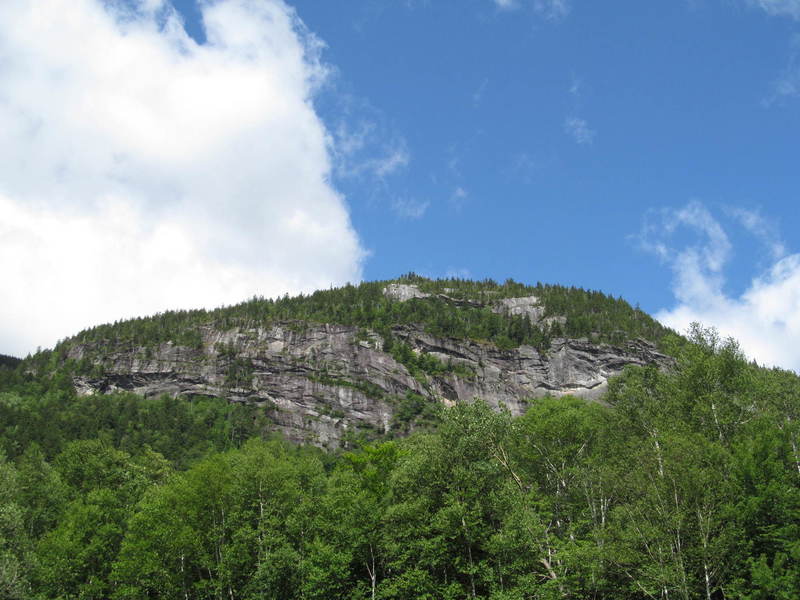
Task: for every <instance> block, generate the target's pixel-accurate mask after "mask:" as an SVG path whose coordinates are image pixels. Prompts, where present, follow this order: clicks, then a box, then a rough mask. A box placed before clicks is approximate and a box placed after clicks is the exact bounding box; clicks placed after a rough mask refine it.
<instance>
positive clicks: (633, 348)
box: [68, 291, 671, 447]
mask: <svg viewBox="0 0 800 600" xmlns="http://www.w3.org/2000/svg"><path fill="white" fill-rule="evenodd" d="M406 292H407V291H402V292H401V293H403V294H405V293H406ZM523 300H524V299H523ZM518 307H521V308H520V309H522V308H524V309H525V310H528V309H529V308H530V309H533V308H535V307H536V306H535V304H531V303H530V302H529V303H528V304H526V303H520V304H514V305H511V306H510V308H509V309H510V310H515V309H517V308H518ZM200 333H201V337H202V343H201V344H197V345H195V346H194V347H185V346H179V345H175V344H173V343H170V342H168V343H164V344H161V345H160V346H158V347H156V348H149V349H146V348H136V347H131V346H130V345H126V346H121V345H119V346H116V347H114V346H113V345H112V346H111V347H109V345H108V344H104V345H103V347H102V352H98V350H99V348H95V347H93V346H91V345H76V346H73V347H72V348H71V350H70V352H69V356H68V357H69V358H72V359H75V360H80V359H82V358H84V357H87V358H90V360H92V361H93V362H94V363H95V364H98V365H101V366H102V372H103V373H104V374H103V375H102V376H97V377H88V376H81V377H75V379H74V384H75V387H76V389H77V390H78V392H79V393H81V394H92V393H106V392H111V391H115V390H127V391H132V392H135V393H137V394H141V395H144V396H153V395H159V394H169V395H172V396H182V397H187V398H191V397H196V396H214V397H220V398H225V399H227V400H229V401H231V402H247V403H252V404H255V405H258V406H261V407H263V409H264V411H265V412H266V413H267V415H268V416H269V418H270V419H271V420H272V421H273V422H274V424H275V428H276V430H278V431H280V432H282V433H283V434H284V436H286V437H287V438H288V439H291V440H294V441H300V442H311V443H314V444H317V445H320V446H324V447H337V446H339V445H341V444H342V441H343V438H344V437H345V436H346V434H347V432H348V431H350V432H358V431H366V432H372V433H376V434H383V433H387V432H389V431H391V430H392V429H393V428H395V427H397V426H398V422H397V414H398V409H399V407H400V406H401V405H402V403H403V399H404V398H406V397H407V396H408V394H409V393H413V394H418V395H419V396H422V397H424V398H425V399H426V401H428V402H438V403H444V404H451V403H454V402H457V401H471V400H473V399H475V398H482V399H484V400H485V401H487V402H488V403H489V404H491V405H492V406H495V407H499V406H501V405H505V406H507V407H508V408H509V409H510V410H511V412H512V413H514V414H520V413H522V412H524V410H525V409H526V407H527V401H528V400H529V399H532V398H535V397H540V396H543V395H546V394H550V395H564V394H573V395H576V396H582V397H585V398H590V399H596V398H598V397H599V396H600V395H601V394H602V393H603V391H604V390H605V389H606V387H607V384H608V378H609V377H612V376H614V375H617V374H619V373H620V372H621V371H622V369H623V368H624V367H625V366H626V365H648V364H656V365H659V366H663V365H667V364H669V363H670V361H671V359H670V358H669V357H667V356H665V355H663V354H659V353H658V352H657V351H656V350H655V348H654V346H652V345H651V344H649V343H648V342H646V341H643V340H635V341H631V342H628V343H627V344H626V345H624V346H621V347H616V346H609V345H603V344H592V343H589V342H588V341H587V340H580V339H556V340H553V342H552V343H551V346H550V348H549V349H548V350H547V351H546V352H539V351H537V350H536V349H535V348H533V347H531V346H521V347H519V348H516V349H514V350H508V351H506V350H500V349H498V348H497V347H496V346H494V345H492V344H489V343H485V342H476V341H469V340H461V339H452V338H438V337H434V336H431V335H429V334H427V333H425V332H424V331H422V330H421V329H419V328H416V327H408V326H406V327H397V328H395V329H394V330H393V335H394V337H395V338H396V339H399V340H402V341H403V342H405V343H406V344H407V345H408V346H409V347H410V348H411V349H412V350H413V351H414V352H415V353H428V354H430V355H432V356H433V357H435V358H437V359H438V360H439V361H440V362H441V363H443V364H444V365H447V366H448V369H447V372H446V373H444V374H439V375H436V376H432V375H429V374H424V373H421V372H417V373H416V374H414V375H412V373H411V372H409V369H407V368H406V366H405V365H403V364H401V363H400V362H398V361H397V360H395V358H394V357H393V356H392V354H391V353H389V352H385V351H384V348H383V346H384V341H383V338H382V337H381V336H379V335H378V334H376V333H374V332H370V331H365V330H364V329H359V328H357V327H347V326H341V325H325V324H309V323H303V322H285V323H276V324H274V325H273V326H271V327H267V328H254V329H234V330H230V331H220V330H218V329H215V328H212V327H206V328H203V329H202V330H201V331H200ZM98 356H99V357H101V358H92V357H98ZM405 425H406V426H408V425H409V423H406V424H405ZM410 426H411V427H412V428H413V423H411V424H410Z"/></svg>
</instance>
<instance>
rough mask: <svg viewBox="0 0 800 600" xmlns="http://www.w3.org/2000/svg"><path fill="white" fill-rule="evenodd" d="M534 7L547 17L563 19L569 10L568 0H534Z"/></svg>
mask: <svg viewBox="0 0 800 600" xmlns="http://www.w3.org/2000/svg"><path fill="white" fill-rule="evenodd" d="M533 6H534V9H535V10H536V11H537V12H538V13H540V14H542V15H544V16H545V17H546V18H548V19H554V20H558V19H563V18H564V17H566V16H567V15H568V14H569V13H570V10H571V7H570V3H569V1H568V0H535V1H534V3H533Z"/></svg>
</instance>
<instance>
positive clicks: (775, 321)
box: [641, 202, 800, 372]
mask: <svg viewBox="0 0 800 600" xmlns="http://www.w3.org/2000/svg"><path fill="white" fill-rule="evenodd" d="M732 216H734V217H735V218H736V219H737V220H738V221H739V222H740V224H741V225H742V226H743V227H744V228H745V229H746V230H747V231H749V232H750V233H752V234H754V235H755V236H756V237H757V238H758V239H760V240H761V242H762V243H764V244H765V246H766V249H767V250H768V251H769V253H770V254H771V256H772V257H773V263H772V264H771V265H770V266H769V268H767V269H766V270H765V272H763V273H761V274H759V275H758V276H756V277H754V278H753V279H752V281H751V283H750V285H749V286H748V288H747V289H746V290H745V291H744V293H742V294H741V295H739V296H738V297H731V296H730V295H729V294H726V292H725V291H724V285H725V269H726V266H727V265H728V264H729V261H730V258H731V254H732V248H733V247H732V244H731V242H730V238H729V237H728V235H727V233H726V231H725V229H724V228H723V227H722V225H721V224H720V223H719V221H718V220H717V219H715V218H714V217H713V216H712V214H711V213H710V212H709V211H708V210H707V209H706V208H705V207H704V206H703V205H701V204H699V203H697V202H693V203H690V204H689V205H687V206H686V207H684V208H683V209H681V210H678V211H665V212H662V213H660V215H659V217H658V218H657V219H656V220H655V222H651V223H648V224H647V225H646V226H645V228H644V231H643V234H642V237H641V240H642V242H643V245H644V247H645V248H646V249H648V250H650V251H652V252H654V253H655V254H657V255H658V256H659V257H660V258H661V259H662V260H663V261H664V262H665V263H666V264H668V265H669V266H670V267H671V268H672V270H673V272H674V275H675V279H674V293H675V297H676V299H677V304H676V306H675V307H673V308H672V309H669V310H663V311H661V312H659V313H658V314H656V318H657V319H659V320H660V321H661V322H662V323H664V324H665V325H667V326H669V327H672V328H673V329H676V330H678V331H685V330H686V329H687V328H688V327H689V325H690V324H691V323H692V322H694V321H696V322H700V323H702V324H703V325H705V326H713V327H716V328H717V329H718V330H719V332H720V333H721V334H722V335H723V336H726V337H727V336H732V337H734V338H736V339H737V340H738V341H739V343H740V344H741V347H742V349H743V350H744V351H745V353H746V354H747V355H748V356H749V357H751V358H754V359H755V360H757V361H758V362H759V363H762V364H766V365H770V366H781V367H784V368H789V369H793V370H795V371H798V372H800V346H798V344H797V340H798V339H799V338H800V254H791V255H786V254H785V253H784V250H783V248H784V246H783V243H782V242H781V241H780V239H779V238H778V237H777V235H776V233H775V231H774V227H771V226H770V225H769V223H767V222H766V221H765V220H764V219H763V218H762V217H761V216H760V215H758V213H753V212H748V211H741V210H739V211H732ZM679 229H684V230H688V231H689V232H691V233H694V234H695V235H696V236H697V238H698V240H699V241H698V242H697V243H696V244H695V245H690V246H686V247H683V248H673V247H672V246H671V245H670V239H671V238H672V235H673V234H675V233H676V232H677V231H678V230H679Z"/></svg>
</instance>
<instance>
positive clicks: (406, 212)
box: [392, 198, 430, 219]
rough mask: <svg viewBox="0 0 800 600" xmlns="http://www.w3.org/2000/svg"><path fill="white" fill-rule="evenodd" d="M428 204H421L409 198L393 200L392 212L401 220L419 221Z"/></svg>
mask: <svg viewBox="0 0 800 600" xmlns="http://www.w3.org/2000/svg"><path fill="white" fill-rule="evenodd" d="M428 206H430V202H422V201H420V200H413V199H410V198H395V199H394V201H393V202H392V210H393V211H394V213H395V214H396V215H397V216H398V217H401V218H403V219H421V218H422V217H423V216H424V215H425V213H426V212H427V210H428Z"/></svg>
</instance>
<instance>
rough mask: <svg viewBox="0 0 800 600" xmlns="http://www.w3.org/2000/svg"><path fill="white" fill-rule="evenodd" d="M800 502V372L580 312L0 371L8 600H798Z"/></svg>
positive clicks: (376, 325)
mask: <svg viewBox="0 0 800 600" xmlns="http://www.w3.org/2000/svg"><path fill="white" fill-rule="evenodd" d="M12 362H13V361H12ZM636 365H640V366H636ZM625 367H629V368H625ZM614 374H619V375H618V376H616V377H612V376H613V375H614ZM603 390H605V391H604V392H603ZM98 392H100V393H98ZM104 392H108V393H104ZM134 392H138V393H134ZM543 394H547V395H548V396H550V397H542V398H536V396H541V395H543ZM573 394H578V395H583V396H584V397H586V398H589V400H586V399H581V398H576V397H574V396H573ZM553 396H555V397H553ZM475 397H481V398H485V399H486V401H481V400H476V401H472V400H473V398H475ZM457 400H465V401H457ZM526 400H527V402H526ZM501 405H504V406H506V407H508V409H509V410H499V411H498V410H497V408H498V407H500V406H501ZM523 411H524V414H518V413H522V412H523ZM276 431H277V432H282V433H283V434H284V436H288V437H289V438H291V439H292V440H296V441H309V442H313V443H306V444H292V443H289V442H287V441H286V440H285V439H274V438H280V437H281V436H273V435H272V432H276ZM318 446H327V447H328V448H331V449H335V451H332V452H327V451H324V450H323V449H321V448H319V447H318ZM798 490H800V378H798V376H797V375H796V374H795V373H793V372H789V371H781V370H780V369H767V368H763V367H759V366H758V365H756V364H755V363H752V362H749V361H748V360H747V359H746V358H745V357H744V355H743V354H742V353H741V351H740V350H739V348H738V345H737V344H736V342H735V341H734V340H730V339H729V340H721V339H720V338H719V335H718V334H717V333H716V332H715V331H714V330H713V329H704V328H702V327H700V326H694V327H693V328H692V330H691V331H690V332H689V333H688V335H687V336H686V337H680V336H676V335H674V334H673V333H672V332H670V331H668V330H666V329H664V328H663V327H661V326H660V325H659V324H658V323H656V322H655V321H653V320H652V319H651V318H649V317H648V316H647V315H645V314H644V313H642V312H641V311H639V310H637V309H635V308H633V307H631V306H630V305H629V304H627V303H626V302H624V301H622V300H620V299H614V298H611V297H608V296H606V295H604V294H601V293H599V292H590V291H585V290H580V289H575V288H564V287H558V286H545V285H536V286H523V285H520V284H517V283H514V282H512V281H507V282H505V283H503V284H498V283H496V282H492V281H483V282H467V281H458V280H446V281H430V280H427V279H422V278H419V277H416V276H413V275H410V276H406V277H403V278H400V279H398V280H393V281H383V282H372V283H365V284H362V285H359V286H344V287H342V288H337V289H331V290H326V291H321V292H318V293H315V294H312V295H310V296H298V297H295V298H289V297H286V298H282V299H278V300H264V299H253V300H251V301H248V302H245V303H243V304H240V305H237V306H232V307H226V308H221V309H218V310H214V311H189V312H170V313H165V314H162V315H156V316H154V317H149V318H146V319H134V320H130V321H124V322H120V323H114V324H109V325H103V326H99V327H96V328H93V329H91V330H87V331H84V332H82V333H80V334H78V335H76V336H74V337H72V338H69V339H67V340H64V341H62V342H61V343H59V344H58V345H57V346H56V347H55V348H54V349H52V350H48V351H44V352H39V353H37V354H35V355H33V356H31V357H29V358H27V359H25V360H24V361H23V362H22V363H20V364H19V365H18V366H17V367H16V368H8V367H2V368H0V517H2V518H0V597H2V598H15V599H28V598H30V599H39V598H112V599H114V600H130V599H134V598H185V599H186V600H218V599H219V598H223V597H224V598H239V599H241V600H255V599H262V598H275V599H277V598H280V599H282V600H283V599H298V600H299V599H302V600H308V599H312V598H315V599H320V600H321V599H327V598H354V599H355V598H358V599H362V600H366V599H368V598H373V599H377V598H381V599H390V598H394V599H399V598H493V599H511V598H515V599H517V598H597V599H598V600H600V599H602V600H641V599H643V598H670V597H671V598H712V599H716V598H798V597H800V567H799V566H798V565H800V560H798V557H800V544H799V543H798V539H800V537H798V532H800V493H799V492H798Z"/></svg>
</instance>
